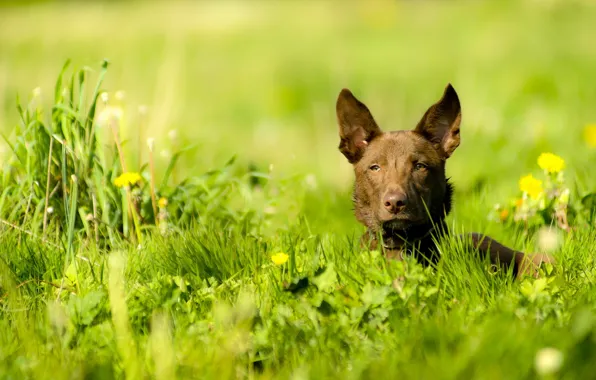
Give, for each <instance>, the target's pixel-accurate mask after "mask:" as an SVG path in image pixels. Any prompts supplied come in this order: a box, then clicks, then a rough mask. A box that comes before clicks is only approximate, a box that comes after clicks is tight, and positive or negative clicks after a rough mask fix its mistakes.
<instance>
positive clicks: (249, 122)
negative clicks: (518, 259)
mask: <svg viewBox="0 0 596 380" xmlns="http://www.w3.org/2000/svg"><path fill="white" fill-rule="evenodd" d="M595 18H596V9H595V8H594V7H593V6H590V5H587V4H585V3H580V2H562V1H548V2H538V1H520V2H477V3H469V2H468V3H464V2H457V1H450V2H447V1H445V2H422V3H418V2H396V1H371V2H361V3H351V2H328V1H320V2H298V1H288V2H282V3H278V4H274V3H270V2H264V1H263V2H250V3H249V2H240V1H236V2H225V3H222V2H190V1H186V2H184V1H175V2H131V3H125V2H112V3H101V2H94V3H92V4H91V3H89V4H87V3H83V2H69V3H68V4H67V5H66V4H65V3H46V4H34V5H29V6H27V7H20V6H13V7H7V8H4V9H2V10H1V11H0V35H1V36H2V37H3V38H1V39H0V131H1V132H3V134H4V135H5V136H6V143H5V144H4V145H2V149H3V154H2V159H1V166H2V173H1V174H2V178H1V182H0V234H1V236H0V377H2V378H5V377H6V378H25V377H31V378H56V379H59V378H89V377H95V378H149V377H151V378H156V379H171V378H174V377H177V378H217V379H220V378H276V379H277V378H292V379H306V378H347V379H350V378H416V379H418V378H505V377H511V378H535V377H541V376H546V378H548V376H550V375H552V374H553V373H554V374H555V376H558V375H560V376H561V377H567V378H586V377H587V376H591V375H592V374H593V373H594V370H595V368H596V367H595V366H594V364H593V363H594V358H595V357H596V345H595V344H594V339H595V338H594V337H595V336H596V314H595V309H594V307H593V305H594V301H595V297H594V295H595V294H596V293H595V292H594V278H595V274H596V273H594V255H595V254H596V248H595V247H596V230H595V229H594V227H593V226H589V225H588V224H589V223H585V220H583V219H582V223H577V224H573V223H572V224H573V225H572V226H571V228H569V229H565V230H561V231H559V232H560V233H559V232H558V233H557V234H556V235H553V234H552V233H551V232H552V231H551V230H548V229H544V228H540V229H534V228H528V226H527V225H524V224H523V223H519V224H513V223H503V220H506V219H507V217H513V216H514V212H513V211H512V210H513V208H512V210H510V211H509V213H508V215H507V216H506V217H504V218H496V219H497V220H494V219H495V218H494V212H495V210H494V205H495V204H496V203H499V202H503V201H504V200H508V199H515V198H516V197H523V196H524V195H523V192H522V193H521V195H520V191H522V190H524V189H525V190H524V191H526V193H528V192H529V191H528V190H532V191H534V190H536V194H538V195H540V194H539V193H540V192H539V191H538V190H544V187H541V188H540V189H538V188H537V186H534V188H532V189H530V188H529V187H528V188H526V187H524V189H521V190H520V188H519V179H520V178H521V177H522V176H524V175H526V174H528V173H534V174H535V175H536V177H539V174H538V173H539V172H538V170H544V169H545V168H547V169H548V168H550V169H552V170H550V169H549V170H550V172H553V173H551V174H548V175H549V176H551V175H552V176H553V178H554V177H555V175H558V174H557V173H554V172H560V170H562V169H563V167H562V166H561V161H557V157H559V158H560V159H561V160H563V161H564V172H565V181H564V182H565V183H564V186H566V188H567V187H568V188H569V189H570V190H571V191H570V196H571V202H572V203H573V205H574V207H575V206H577V207H580V208H581V212H582V213H583V214H584V216H585V217H586V220H590V221H591V220H592V219H590V217H591V216H592V213H593V210H594V205H595V204H596V203H594V200H595V199H596V198H595V197H594V195H593V193H594V191H595V190H596V187H595V186H596V180H594V178H595V177H594V167H593V165H592V164H591V163H592V162H594V160H595V159H596V150H595V149H594V141H593V140H594V138H593V135H594V133H593V129H594V128H593V125H594V123H595V122H596V111H595V108H594V107H593V104H595V103H596V91H595V90H594V86H593V85H592V83H593V82H594V81H593V79H594V78H595V74H594V67H596V50H594V49H593V46H594V44H593V42H594V41H593V37H594V35H595V34H596V24H594V23H593V20H594V19H595ZM104 58H107V59H108V60H109V65H108V64H107V63H105V62H104V61H103V59H104ZM67 59H71V61H72V63H71V65H70V66H69V67H68V68H66V69H65V70H64V71H63V75H62V76H60V77H59V73H60V72H61V70H62V68H63V65H64V62H65V61H66V60H67ZM102 62H104V63H102ZM108 66H109V70H107V71H106V67H108ZM57 79H58V80H57ZM448 82H450V83H452V84H453V85H454V87H455V88H456V89H457V91H458V94H459V96H460V99H461V102H462V107H463V108H462V111H463V123H462V145H461V147H460V148H459V149H458V151H457V152H456V153H455V154H454V155H453V157H452V158H450V159H449V162H448V164H447V172H448V175H449V176H450V177H451V180H452V182H453V183H454V184H455V187H456V194H455V211H454V214H453V215H452V216H450V217H449V219H448V224H449V226H450V229H451V230H452V231H453V233H454V234H457V233H463V232H470V231H480V232H486V233H488V234H490V235H491V236H493V237H495V238H497V239H498V240H500V241H502V242H503V243H506V244H508V245H510V246H513V247H515V248H516V249H520V250H524V251H527V252H536V251H541V250H543V249H545V247H547V245H548V244H547V243H549V242H550V243H552V241H551V240H553V239H554V240H556V244H554V243H553V244H550V248H549V249H552V253H553V254H554V255H555V257H556V259H557V265H556V266H555V267H554V268H550V267H549V268H546V269H545V273H543V274H544V277H543V278H541V279H539V280H530V279H526V280H523V281H513V280H512V279H511V278H510V276H509V275H508V273H504V272H502V271H497V272H496V273H495V271H494V270H493V269H494V268H491V267H490V266H489V265H488V263H487V262H486V261H483V260H482V258H480V259H479V258H478V257H477V254H476V252H473V251H470V250H469V249H466V248H465V247H464V246H463V244H462V241H461V240H459V239H457V238H449V239H445V240H444V241H441V242H439V248H440V251H441V253H442V257H443V259H442V260H441V261H440V263H439V264H438V266H437V267H436V268H423V267H422V266H420V265H418V264H416V263H415V262H413V261H411V260H407V261H406V262H387V261H386V260H384V259H383V257H381V255H380V254H379V252H376V251H371V252H369V251H366V250H362V249H361V248H360V247H359V245H358V239H359V237H360V233H361V232H362V228H361V227H360V226H359V225H358V224H357V223H356V221H355V219H354V216H353V215H352V209H351V207H352V205H351V203H350V186H351V183H352V181H353V177H352V176H353V174H352V170H351V168H350V166H349V164H348V163H347V162H345V159H344V157H343V156H342V155H341V154H340V153H339V152H338V150H337V145H338V136H337V125H336V120H335V99H336V96H337V94H338V93H339V90H340V89H341V88H343V87H349V88H351V89H352V90H353V91H354V92H355V93H356V95H357V96H358V98H359V99H361V100H362V101H364V102H365V103H366V104H367V105H368V106H369V108H370V109H371V111H372V113H373V115H374V116H375V118H376V120H377V121H378V122H379V124H380V125H381V127H382V128H383V129H386V130H391V129H405V128H411V127H413V126H414V125H415V124H416V122H417V121H418V119H419V118H420V117H421V116H422V114H423V112H424V111H425V110H426V108H427V107H428V106H429V105H430V104H431V103H432V102H434V101H436V99H437V98H438V97H439V96H440V93H441V91H442V89H443V88H444V86H445V84H446V83H448ZM17 94H18V98H17ZM19 107H20V108H19ZM544 152H551V153H552V154H553V155H556V157H555V156H541V153H544ZM232 157H233V158H232ZM539 157H542V158H541V159H540V160H539V162H537V160H538V158H539ZM545 157H546V158H545ZM537 163H538V165H539V166H537ZM545 175H546V174H545ZM540 178H544V176H542V177H540ZM545 181H546V180H545ZM545 183H546V182H545ZM557 184H558V182H557ZM558 185H560V186H563V183H561V184H558ZM558 185H557V186H558ZM590 193H592V194H591V195H590ZM582 197H583V198H582ZM512 207H514V205H513V206H512ZM498 211H502V210H498ZM546 224H548V223H547V222H545V219H543V218H538V219H537V221H536V225H535V226H533V227H544V226H545V225H546ZM544 231H547V232H548V233H550V235H549V234H543V232H544ZM548 239H551V240H548Z"/></svg>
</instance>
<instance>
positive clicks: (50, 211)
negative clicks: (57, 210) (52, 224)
mask: <svg viewBox="0 0 596 380" xmlns="http://www.w3.org/2000/svg"><path fill="white" fill-rule="evenodd" d="M46 211H47V212H48V214H51V213H53V212H54V208H53V207H52V206H50V207H48V208H47V209H46Z"/></svg>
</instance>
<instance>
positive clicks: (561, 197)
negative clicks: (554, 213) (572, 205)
mask: <svg viewBox="0 0 596 380" xmlns="http://www.w3.org/2000/svg"><path fill="white" fill-rule="evenodd" d="M569 193H570V191H569V189H565V190H563V191H562V192H561V195H559V202H560V203H562V204H567V203H569Z"/></svg>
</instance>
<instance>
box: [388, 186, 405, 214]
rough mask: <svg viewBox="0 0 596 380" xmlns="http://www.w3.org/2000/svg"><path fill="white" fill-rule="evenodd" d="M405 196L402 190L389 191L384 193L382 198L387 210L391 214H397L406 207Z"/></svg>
mask: <svg viewBox="0 0 596 380" xmlns="http://www.w3.org/2000/svg"><path fill="white" fill-rule="evenodd" d="M406 203H407V198H406V194H404V193H402V192H397V191H396V192H390V193H387V194H385V197H384V198H383V204H384V205H385V208H386V209H387V211H389V212H390V213H392V214H398V213H400V212H401V211H403V209H404V208H405V207H406Z"/></svg>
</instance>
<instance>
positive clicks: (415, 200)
mask: <svg viewBox="0 0 596 380" xmlns="http://www.w3.org/2000/svg"><path fill="white" fill-rule="evenodd" d="M336 112H337V119H338V123H339V135H340V144H339V150H340V151H341V152H342V153H343V155H344V156H345V157H346V158H347V159H348V161H349V162H350V163H351V164H353V166H354V173H355V176H356V182H355V186H354V197H353V198H354V209H355V214H356V218H357V219H358V221H360V222H361V223H362V224H364V225H365V226H366V227H367V229H368V231H367V233H366V234H365V236H363V240H362V242H363V244H367V245H369V246H370V247H371V248H373V249H374V248H376V247H377V246H378V244H379V238H380V239H381V240H382V248H383V251H384V252H385V254H386V255H387V257H389V258H395V259H400V258H402V257H403V254H412V255H414V256H415V257H416V258H417V259H418V261H419V262H421V263H423V264H427V263H436V262H437V261H438V259H439V256H438V253H437V248H436V244H435V241H436V239H440V238H441V237H443V236H444V235H446V234H448V229H447V226H446V223H445V217H446V216H447V214H448V213H449V212H450V211H451V198H452V193H453V188H452V186H451V184H450V183H449V181H448V179H447V177H446V176H445V162H446V160H447V159H448V158H449V157H450V156H451V154H452V153H453V152H454V151H455V149H456V148H457V147H458V146H459V143H460V133H459V132H460V123H461V107H460V103H459V98H458V96H457V93H456V92H455V90H454V88H453V87H452V86H451V85H448V86H447V87H446V89H445V92H444V94H443V97H442V98H441V99H440V100H439V101H438V102H437V103H435V104H434V105H432V106H431V107H430V108H429V109H428V110H427V111H426V113H425V114H424V116H423V117H422V119H421V120H420V122H419V123H418V125H417V126H416V128H414V129H413V130H410V131H392V132H383V131H381V129H380V128H379V126H378V125H377V123H376V122H375V120H374V118H373V116H372V115H371V113H370V111H369V110H368V108H367V107H366V106H365V105H364V104H363V103H361V102H360V101H359V100H358V99H356V98H355V97H354V95H353V94H352V93H351V92H350V91H349V90H347V89H343V90H342V91H341V92H340V94H339V97H338V99H337V105H336ZM464 239H466V240H467V242H469V243H471V244H472V246H473V247H474V248H476V249H477V250H478V252H480V253H481V254H484V255H486V254H488V255H489V257H490V260H491V262H492V263H493V264H496V265H500V266H501V267H504V268H508V267H509V265H513V268H512V269H513V273H514V275H515V276H521V275H532V276H537V273H538V271H537V269H538V268H539V266H540V264H541V263H542V262H551V261H552V259H551V258H550V257H549V256H547V255H534V256H532V257H530V256H527V255H525V254H524V253H522V252H519V251H515V250H512V249H510V248H507V247H505V246H503V245H501V244H500V243H498V242H497V241H495V240H493V239H491V238H489V237H486V236H482V235H480V234H476V233H472V234H468V235H465V236H464Z"/></svg>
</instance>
